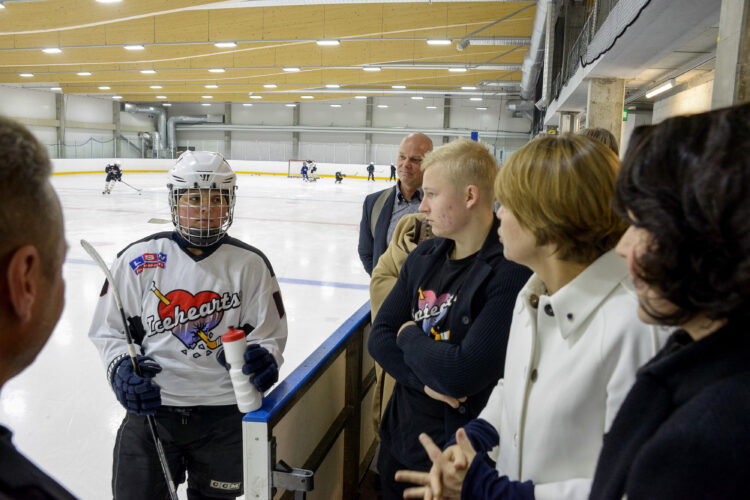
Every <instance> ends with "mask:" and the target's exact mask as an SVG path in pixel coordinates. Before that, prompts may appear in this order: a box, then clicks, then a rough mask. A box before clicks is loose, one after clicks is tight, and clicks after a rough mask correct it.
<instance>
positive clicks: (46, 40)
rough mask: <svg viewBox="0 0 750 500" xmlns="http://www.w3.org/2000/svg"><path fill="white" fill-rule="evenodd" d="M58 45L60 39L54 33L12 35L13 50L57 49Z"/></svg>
mask: <svg viewBox="0 0 750 500" xmlns="http://www.w3.org/2000/svg"><path fill="white" fill-rule="evenodd" d="M59 44H60V38H59V36H58V34H57V33H56V32H54V31H48V32H46V33H33V34H30V35H14V36H13V46H14V47H15V48H18V49H21V48H27V47H29V48H44V47H57V46H58V45H59Z"/></svg>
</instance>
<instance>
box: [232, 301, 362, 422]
mask: <svg viewBox="0 0 750 500" xmlns="http://www.w3.org/2000/svg"><path fill="white" fill-rule="evenodd" d="M369 316H370V301H367V302H365V303H364V304H363V305H362V306H361V307H360V308H359V309H358V310H357V312H355V313H354V314H352V315H351V316H350V317H349V319H347V320H346V321H344V322H343V323H342V324H341V326H339V327H338V328H337V329H336V331H334V332H333V333H332V334H331V336H330V337H328V338H327V339H326V340H325V341H323V343H322V344H321V345H320V347H318V348H317V349H315V351H314V352H313V353H312V354H310V355H309V356H308V357H307V359H305V360H304V361H303V362H302V363H301V364H300V365H299V366H298V367H297V368H296V369H295V370H294V371H293V372H292V373H290V374H289V376H288V377H287V378H285V379H284V381H283V382H281V383H280V384H279V385H278V386H276V388H275V389H274V390H273V391H272V392H271V394H269V395H267V396H266V397H264V398H263V406H261V408H260V409H259V410H256V411H253V412H250V413H247V414H246V415H245V416H244V417H243V418H242V421H243V422H269V421H270V420H271V418H273V416H274V415H275V414H276V413H278V412H279V411H280V410H281V409H282V408H283V407H284V405H285V404H286V403H287V401H289V400H290V399H291V398H292V396H294V395H295V394H296V393H297V391H299V390H300V389H301V388H302V387H303V386H304V385H305V383H306V382H307V381H308V380H309V379H310V377H312V376H313V374H315V373H316V372H317V371H318V370H319V368H320V366H321V365H322V364H323V363H325V362H326V361H327V360H328V359H329V358H330V357H331V356H332V355H333V353H334V352H335V351H336V350H337V349H338V347H339V346H341V344H342V343H344V342H345V341H346V339H347V338H349V336H350V335H351V334H352V333H354V332H355V331H356V330H357V328H359V326H360V325H361V324H362V323H363V322H364V321H367V318H368V317H369Z"/></svg>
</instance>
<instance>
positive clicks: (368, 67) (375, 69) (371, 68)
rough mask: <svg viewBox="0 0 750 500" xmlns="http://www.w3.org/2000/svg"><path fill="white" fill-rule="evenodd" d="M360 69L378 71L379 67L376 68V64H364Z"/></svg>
mask: <svg viewBox="0 0 750 500" xmlns="http://www.w3.org/2000/svg"><path fill="white" fill-rule="evenodd" d="M362 69H363V70H365V71H380V68H378V67H377V66H365V67H364V68H362Z"/></svg>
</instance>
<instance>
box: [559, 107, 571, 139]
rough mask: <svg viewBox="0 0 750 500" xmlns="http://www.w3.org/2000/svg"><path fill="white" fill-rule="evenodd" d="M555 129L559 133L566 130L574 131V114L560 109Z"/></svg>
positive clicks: (563, 132)
mask: <svg viewBox="0 0 750 500" xmlns="http://www.w3.org/2000/svg"><path fill="white" fill-rule="evenodd" d="M557 129H558V130H559V131H560V133H561V134H565V133H567V132H575V114H574V113H570V112H567V111H561V112H560V118H559V124H558V127H557Z"/></svg>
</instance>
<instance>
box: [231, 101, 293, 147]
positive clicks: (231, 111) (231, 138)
mask: <svg viewBox="0 0 750 500" xmlns="http://www.w3.org/2000/svg"><path fill="white" fill-rule="evenodd" d="M295 109H296V108H295ZM224 123H225V124H226V125H231V124H232V103H231V102H225V103H224ZM230 156H232V132H231V131H230V130H225V131H224V157H225V158H229V157H230Z"/></svg>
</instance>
